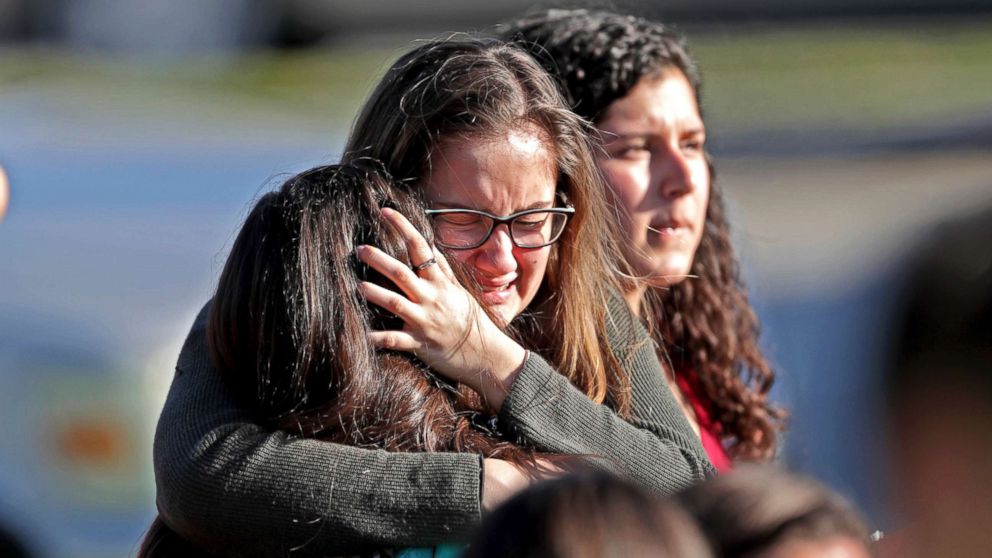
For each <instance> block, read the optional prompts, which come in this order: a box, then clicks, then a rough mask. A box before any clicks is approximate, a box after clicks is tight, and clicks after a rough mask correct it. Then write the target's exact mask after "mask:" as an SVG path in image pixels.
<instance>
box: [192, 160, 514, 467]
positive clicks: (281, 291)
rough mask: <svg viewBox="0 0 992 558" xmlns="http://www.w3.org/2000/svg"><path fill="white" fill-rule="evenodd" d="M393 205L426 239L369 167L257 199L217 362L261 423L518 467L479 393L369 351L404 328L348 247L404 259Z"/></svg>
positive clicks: (229, 292)
mask: <svg viewBox="0 0 992 558" xmlns="http://www.w3.org/2000/svg"><path fill="white" fill-rule="evenodd" d="M382 207H390V208H393V209H396V210H397V211H400V212H401V213H403V214H404V215H407V216H409V217H408V218H409V219H410V221H411V223H413V224H414V225H415V226H417V227H418V228H420V230H423V231H425V237H426V238H427V239H428V240H431V239H432V238H433V235H432V234H431V229H430V226H429V224H428V222H427V217H426V215H425V213H424V207H423V205H422V204H421V203H420V202H419V200H418V199H417V198H416V197H414V196H411V195H410V194H409V193H408V192H405V191H404V190H403V189H400V188H396V186H395V184H394V183H393V181H392V180H391V179H390V178H389V176H388V174H386V173H385V172H384V171H383V170H382V169H381V167H380V166H379V165H376V164H374V163H372V162H370V161H368V160H362V161H354V162H352V163H351V164H345V165H330V166H324V167H317V168H314V169H311V170H308V171H305V172H303V173H301V174H298V175H296V176H294V177H292V178H290V179H289V180H287V181H286V182H285V183H284V184H283V185H282V187H281V188H280V189H279V190H277V191H275V192H271V193H269V194H266V195H265V196H263V197H262V198H261V199H260V200H259V201H258V202H257V203H256V204H255V207H254V209H253V210H252V211H251V213H250V214H249V215H248V217H247V219H246V220H245V223H244V225H243V226H242V228H241V231H240V232H239V234H238V236H237V238H236V239H235V241H234V244H233V246H232V248H231V253H230V255H229V256H228V259H227V263H226V264H225V266H224V269H223V271H222V273H221V276H220V280H219V281H218V285H217V292H216V294H215V295H214V299H213V304H212V306H211V311H210V318H209V325H208V338H209V343H210V350H211V355H212V357H213V359H214V362H215V363H216V365H217V368H218V369H219V370H220V371H221V374H222V375H223V376H224V378H225V380H226V381H227V383H228V384H229V385H230V386H232V388H233V391H234V392H235V393H237V394H239V395H240V396H241V397H243V398H246V399H247V400H248V401H250V402H251V403H252V407H253V408H254V409H256V410H257V412H258V415H259V417H260V419H261V420H262V421H263V424H266V425H267V426H269V427H271V428H273V429H281V430H285V431H287V432H290V433H293V434H295V435H297V436H300V437H306V438H318V439H322V440H327V441H332V442H338V443H343V444H348V445H352V446H359V447H371V448H380V449H386V450H391V451H457V452H469V453H476V454H480V455H483V456H486V457H495V458H500V459H506V460H509V461H514V462H521V463H526V462H530V457H531V455H532V453H531V452H529V451H525V450H523V449H520V448H519V447H517V446H515V445H513V444H511V443H508V442H505V441H502V440H500V439H498V438H496V437H495V436H494V435H493V434H492V433H491V432H490V431H488V430H486V429H483V428H478V427H476V426H475V423H473V417H474V416H476V415H477V414H478V413H481V412H482V410H483V406H482V402H481V401H480V400H479V397H478V395H477V394H475V392H473V391H471V390H469V389H468V388H465V387H460V386H457V385H452V384H451V383H449V382H446V381H444V380H441V379H439V378H438V377H436V376H434V375H433V374H432V373H431V372H430V371H429V370H428V369H427V368H426V367H425V366H424V365H422V364H420V363H419V362H418V361H417V360H416V359H415V358H414V357H413V356H412V355H409V354H406V353H398V352H394V351H384V350H376V349H375V347H374V345H373V343H372V340H371V337H370V332H371V331H374V330H387V329H397V328H398V327H401V323H400V322H399V321H398V319H397V318H395V317H393V316H392V315H390V314H388V313H387V312H384V311H380V310H377V309H376V308H373V307H371V306H370V305H368V304H366V302H365V300H364V298H363V297H362V295H361V294H360V290H359V288H358V285H359V283H360V282H361V281H369V282H372V283H375V284H379V285H381V286H383V287H385V288H389V289H393V290H395V288H396V287H395V286H393V285H392V283H391V282H390V281H389V280H388V279H387V278H385V277H384V276H382V275H381V274H379V273H378V272H376V271H375V270H373V269H372V268H370V267H367V266H366V265H364V264H362V263H360V262H359V261H358V260H357V259H356V258H355V255H354V250H355V248H356V247H357V246H359V245H362V244H369V245H374V246H378V247H379V248H381V249H382V250H383V251H385V252H386V253H388V254H390V255H392V256H394V257H396V258H398V259H400V260H401V261H405V260H406V259H407V258H406V248H405V246H406V244H405V242H404V239H403V237H402V236H401V235H400V234H399V233H397V232H396V231H394V230H393V229H392V228H391V227H389V226H387V225H386V224H385V222H384V221H383V220H382V219H381V217H380V209H381V208H382Z"/></svg>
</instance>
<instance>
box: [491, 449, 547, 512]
mask: <svg viewBox="0 0 992 558" xmlns="http://www.w3.org/2000/svg"><path fill="white" fill-rule="evenodd" d="M535 472H536V477H535V476H534V475H533V474H531V475H528V474H527V473H526V472H524V469H522V468H521V467H520V466H518V465H514V464H513V463H510V462H509V461H503V460H502V459H491V458H486V459H483V460H482V477H483V479H482V509H483V511H486V512H491V511H493V510H494V509H496V508H498V507H499V506H500V504H502V503H503V502H505V501H507V500H508V499H510V498H512V497H513V496H514V495H515V494H516V493H518V492H520V491H521V490H524V489H525V488H527V487H528V486H530V485H531V484H532V483H533V482H536V481H541V480H546V479H550V478H554V477H558V476H561V475H562V474H564V473H565V470H564V469H562V468H560V467H558V466H557V465H555V464H554V463H552V462H550V461H548V460H546V459H541V458H538V459H537V470H536V471H535Z"/></svg>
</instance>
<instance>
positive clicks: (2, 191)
mask: <svg viewBox="0 0 992 558" xmlns="http://www.w3.org/2000/svg"><path fill="white" fill-rule="evenodd" d="M9 205H10V181H9V180H8V179H7V173H6V172H4V170H3V167H2V166H0V221H3V216H4V215H5V214H6V213H7V206H9Z"/></svg>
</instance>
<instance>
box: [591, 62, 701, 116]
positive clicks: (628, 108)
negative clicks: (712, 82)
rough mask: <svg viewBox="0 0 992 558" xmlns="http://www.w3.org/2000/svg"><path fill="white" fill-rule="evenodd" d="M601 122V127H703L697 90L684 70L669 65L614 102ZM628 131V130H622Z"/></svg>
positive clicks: (643, 79)
mask: <svg viewBox="0 0 992 558" xmlns="http://www.w3.org/2000/svg"><path fill="white" fill-rule="evenodd" d="M597 125H598V126H599V127H600V128H601V129H606V130H611V129H612V128H614V127H620V128H645V129H652V130H653V129H658V128H669V127H671V128H676V127H688V126H691V127H702V126H703V120H702V117H701V116H700V114H699V105H698V104H697V103H696V92H695V90H694V89H693V88H692V85H691V84H690V83H689V80H688V79H686V77H685V74H683V73H682V71H681V70H678V69H675V68H669V69H667V70H664V71H662V72H661V73H659V74H652V75H650V76H647V77H644V78H642V79H641V80H640V81H639V82H637V84H636V85H635V86H634V87H633V88H631V90H630V91H629V92H628V93H627V95H625V96H623V97H621V98H620V99H617V100H616V101H613V102H612V103H611V104H610V106H609V107H607V109H606V112H605V113H604V114H603V117H602V118H600V120H599V122H598V123H597ZM622 131H626V130H622Z"/></svg>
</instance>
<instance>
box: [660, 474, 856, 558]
mask: <svg viewBox="0 0 992 558" xmlns="http://www.w3.org/2000/svg"><path fill="white" fill-rule="evenodd" d="M678 500H679V502H680V503H681V504H682V505H683V506H684V508H685V509H686V510H687V511H688V512H689V513H690V514H691V515H692V516H693V517H695V519H696V522H697V523H698V525H699V527H700V528H701V529H702V530H703V532H704V533H705V534H706V536H707V537H708V538H709V540H710V542H711V544H712V546H713V548H714V549H715V550H716V551H717V553H718V554H719V555H720V556H728V557H729V556H739V557H755V558H756V557H760V556H771V555H773V553H774V552H775V551H777V550H780V549H782V548H783V547H784V546H785V545H789V544H791V543H793V542H797V541H798V542H832V541H836V540H844V541H849V542H853V545H852V546H853V547H854V548H856V549H860V550H862V551H863V552H861V553H859V554H854V555H851V554H844V556H851V558H854V556H857V557H859V558H860V557H867V556H869V555H870V554H869V550H868V549H869V547H868V545H869V537H868V531H867V529H866V527H865V526H864V523H863V521H862V520H861V518H860V517H859V515H858V514H857V512H856V511H855V510H854V508H853V507H852V506H851V505H850V504H849V503H847V501H845V500H844V499H843V498H842V497H840V496H839V495H838V494H836V493H834V492H831V491H830V490H828V489H827V488H825V487H824V486H822V485H820V484H819V483H817V482H815V481H813V480H811V479H807V478H804V477H800V476H797V475H792V474H789V473H786V472H785V471H782V470H779V469H777V468H775V467H772V466H743V467H739V468H737V469H735V470H734V471H733V472H731V473H728V474H726V475H721V476H718V477H715V478H712V479H709V480H708V481H706V482H704V483H702V484H699V485H696V486H694V487H692V488H689V489H687V490H685V491H683V492H682V493H681V494H679V495H678Z"/></svg>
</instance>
